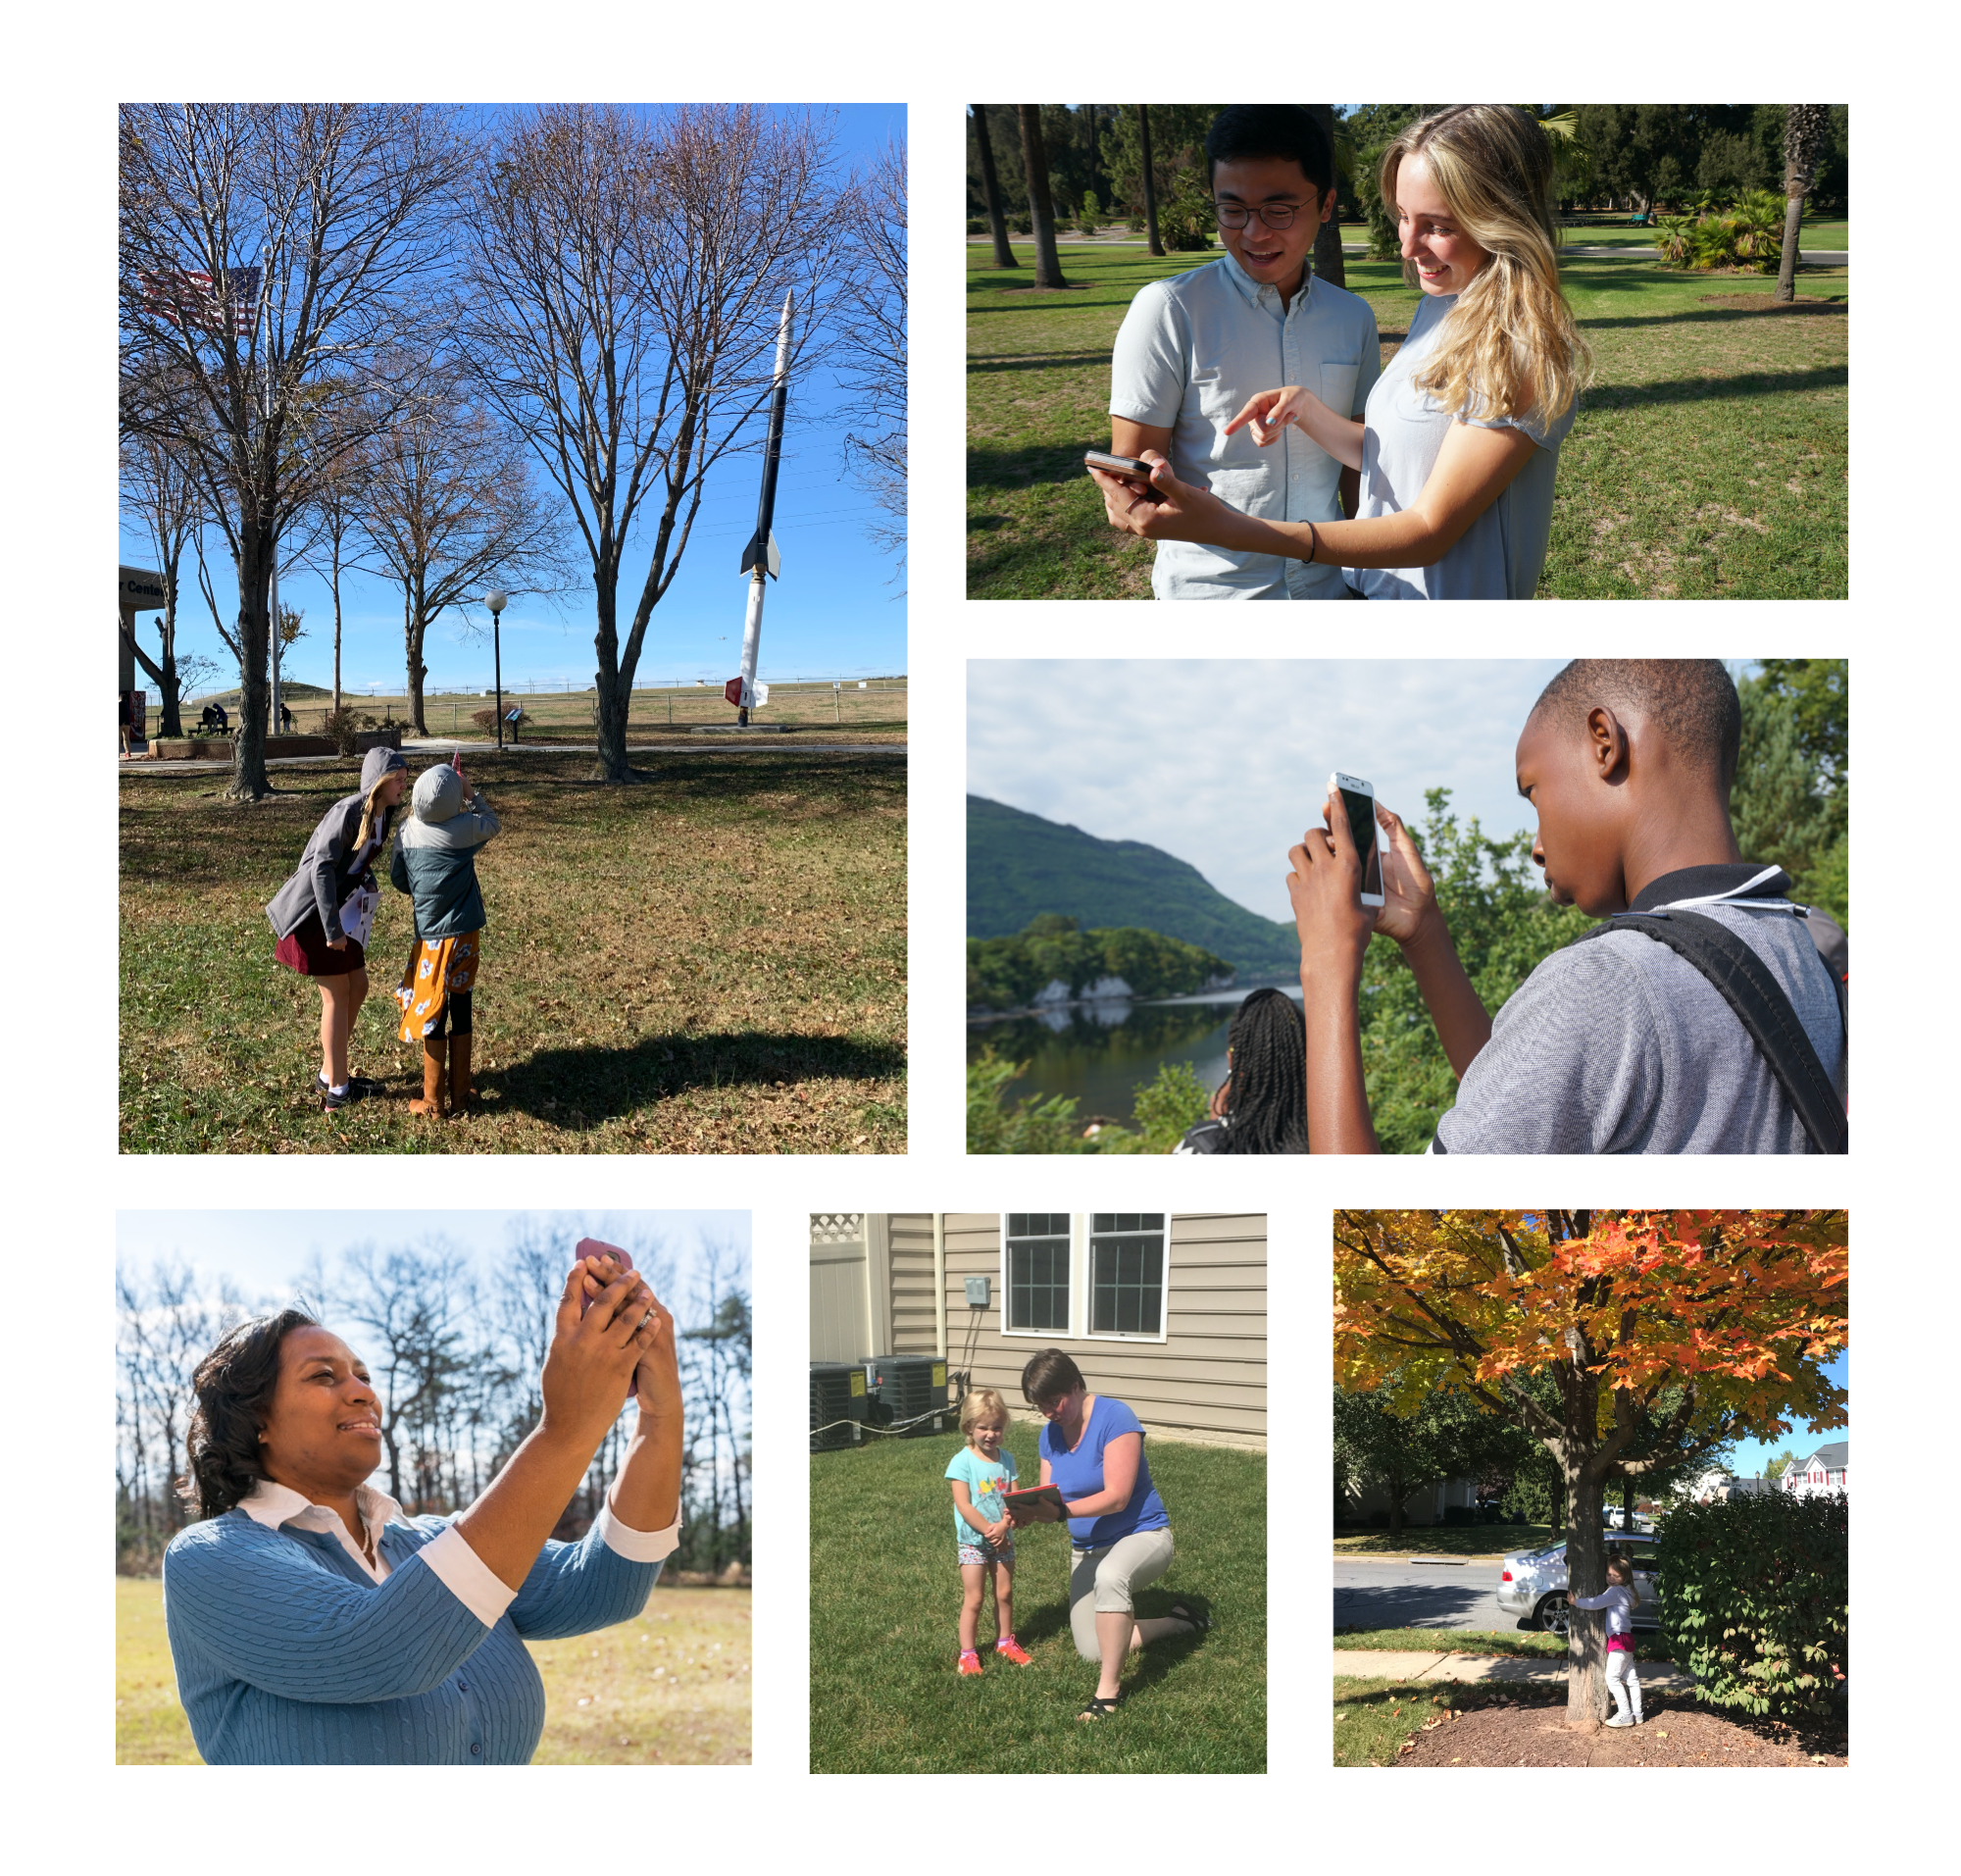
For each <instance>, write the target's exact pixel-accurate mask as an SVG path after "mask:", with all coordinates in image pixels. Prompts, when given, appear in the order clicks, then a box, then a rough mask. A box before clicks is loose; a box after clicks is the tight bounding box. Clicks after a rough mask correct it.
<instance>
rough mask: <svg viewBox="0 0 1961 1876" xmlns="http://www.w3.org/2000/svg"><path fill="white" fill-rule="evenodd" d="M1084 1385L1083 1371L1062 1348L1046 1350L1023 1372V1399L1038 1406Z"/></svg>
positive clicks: (1034, 1358)
mask: <svg viewBox="0 0 1961 1876" xmlns="http://www.w3.org/2000/svg"><path fill="white" fill-rule="evenodd" d="M1083 1385H1085V1384H1084V1382H1083V1379H1082V1370H1081V1368H1079V1367H1078V1366H1077V1365H1076V1363H1075V1362H1073V1361H1071V1360H1070V1358H1069V1357H1068V1356H1067V1355H1066V1354H1064V1353H1063V1352H1062V1350H1061V1349H1060V1348H1044V1349H1043V1350H1042V1351H1041V1353H1040V1354H1038V1355H1036V1356H1034V1357H1033V1359H1032V1360H1031V1361H1030V1363H1029V1365H1028V1366H1027V1367H1026V1368H1024V1369H1023V1370H1022V1398H1023V1399H1024V1400H1032V1401H1033V1402H1034V1403H1035V1405H1036V1406H1040V1405H1041V1403H1042V1402H1043V1401H1044V1400H1053V1399H1055V1397H1056V1396H1057V1395H1058V1394H1073V1393H1074V1392H1075V1391H1076V1390H1077V1389H1078V1388H1081V1387H1082V1386H1083Z"/></svg>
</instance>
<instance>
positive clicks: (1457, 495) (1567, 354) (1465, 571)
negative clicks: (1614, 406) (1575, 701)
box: [1091, 104, 1587, 599]
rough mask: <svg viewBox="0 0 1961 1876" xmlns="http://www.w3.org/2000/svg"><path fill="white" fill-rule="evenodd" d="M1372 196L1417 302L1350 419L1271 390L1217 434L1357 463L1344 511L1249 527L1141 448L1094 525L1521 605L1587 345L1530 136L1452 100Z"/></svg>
mask: <svg viewBox="0 0 1961 1876" xmlns="http://www.w3.org/2000/svg"><path fill="white" fill-rule="evenodd" d="M1382 190H1383V201H1384V202H1386V203H1388V204H1389V205H1390V206H1391V207H1392V208H1393V210H1394V212H1395V216H1396V226H1397V228H1398V230H1399V232H1400V235H1401V239H1402V255H1403V260H1404V262H1405V264H1406V271H1408V272H1413V274H1414V276H1415V280H1416V284H1417V286H1418V287H1419V289H1420V290H1421V291H1422V293H1423V299H1422V301H1421V303H1420V304H1419V305H1418V307H1417V310H1416V313H1415V316H1414V317H1413V318H1412V319H1411V321H1410V329H1409V336H1408V337H1407V338H1406V339H1405V340H1404V342H1403V345H1402V348H1401V350H1399V351H1398V352H1397V353H1396V355H1395V357H1394V358H1393V359H1392V360H1391V361H1390V362H1389V364H1388V365H1387V366H1386V367H1385V368H1384V370H1383V375H1382V377H1381V378H1380V379H1379V380H1377V382H1376V386H1375V388H1374V389H1373V390H1372V391H1371V392H1370V393H1369V400H1368V403H1367V405H1366V406H1365V409H1364V415H1363V418H1362V420H1361V421H1360V422H1359V423H1358V422H1356V421H1355V420H1354V419H1352V418H1351V417H1349V416H1348V415H1347V414H1346V413H1345V412H1341V411H1333V410H1330V409H1329V408H1328V406H1327V405H1325V404H1324V403H1322V401H1321V400H1320V399H1319V398H1318V397H1316V396H1315V395H1314V393H1313V392H1312V391H1309V390H1305V389H1303V388H1301V387H1300V386H1298V385H1289V386H1286V387H1284V388H1282V389H1280V390H1272V391H1262V392H1260V393H1259V395H1257V396H1255V397H1253V398H1251V399H1249V400H1248V402H1247V403H1246V405H1245V406H1244V408H1242V409H1241V410H1240V412H1239V414H1238V415H1237V416H1236V417H1234V418H1233V420H1232V423H1230V424H1229V425H1228V426H1227V427H1226V431H1225V433H1226V434H1227V435H1231V434H1232V433H1233V432H1234V431H1238V430H1239V429H1241V428H1243V427H1246V426H1248V425H1250V426H1251V428H1252V432H1253V436H1254V440H1255V441H1257V442H1259V443H1260V444H1262V445H1266V444H1270V443H1272V442H1273V441H1274V440H1275V439H1276V438H1277V437H1278V436H1280V434H1281V433H1282V431H1284V430H1285V429H1286V428H1287V427H1288V426H1289V425H1292V426H1294V427H1296V428H1298V429H1299V430H1301V431H1303V432H1304V433H1305V434H1306V435H1307V436H1308V437H1309V438H1310V440H1312V441H1313V442H1314V443H1316V444H1318V445H1319V446H1320V447H1321V448H1322V449H1324V450H1325V451H1327V453H1328V454H1329V455H1330V456H1332V457H1333V458H1334V459H1335V460H1336V461H1337V462H1339V463H1342V464H1345V465H1346V466H1347V467H1348V468H1350V469H1359V470H1360V471H1361V501H1360V505H1359V508H1358V510H1357V514H1356V518H1355V519H1354V520H1353V521H1334V522H1324V523H1321V524H1319V525H1315V524H1312V523H1308V522H1265V521H1256V520H1254V519H1253V518H1252V517H1251V516H1248V515H1242V514H1240V513H1238V512H1237V511H1236V510H1234V509H1232V508H1229V507H1228V506H1227V505H1226V504H1225V503H1224V502H1221V501H1220V500H1218V499H1217V497H1215V496H1213V495H1211V494H1210V493H1208V492H1207V491H1205V490H1202V489H1197V488H1192V487H1189V486H1187V485H1186V484H1184V483H1182V482H1178V481H1177V480H1176V479H1175V478H1174V477H1173V476H1172V474H1171V471H1170V468H1169V466H1168V465H1166V464H1165V463H1164V461H1163V459H1162V458H1161V457H1158V456H1157V455H1156V454H1155V452H1152V451H1146V452H1145V455H1146V457H1147V458H1148V459H1149V460H1151V461H1152V462H1153V465H1154V467H1153V470H1152V474H1151V480H1150V484H1149V486H1148V488H1146V487H1145V485H1144V484H1143V483H1141V482H1133V481H1131V480H1128V479H1125V478H1119V477H1115V476H1108V475H1104V474H1102V473H1101V472H1098V471H1092V472H1091V473H1092V474H1094V475H1095V476H1096V480H1097V482H1098V483H1099V485H1100V486H1101V487H1102V489H1103V499H1104V507H1105V510H1106V511H1107V513H1108V515H1109V517H1110V520H1111V522H1112V523H1113V524H1114V525H1115V526H1117V527H1119V528H1122V529H1124V530H1126V531H1127V532H1131V533H1134V534H1141V535H1144V536H1145V537H1146V538H1149V539H1153V540H1197V541H1203V542H1205V543H1207V544H1209V545H1212V546H1216V547H1227V548H1232V549H1235V550H1239V551H1244V552H1257V553H1269V554H1273V553H1282V554H1289V555H1292V556H1294V557H1295V558H1297V559H1303V560H1308V561H1313V562H1322V563H1333V564H1335V565H1338V566H1340V567H1341V568H1342V570H1343V574H1344V577H1345V579H1346V581H1347V584H1348V586H1349V588H1350V590H1351V592H1353V593H1354V594H1355V595H1356V596H1357V597H1361V598H1368V599H1530V598H1531V597H1532V596H1533V593H1534V588H1535V587H1536V586H1537V584H1538V576H1539V569H1540V568H1541V567H1542V566H1543V565H1544V562H1545V549H1546V539H1547V536H1548V534H1549V533H1550V532H1551V527H1552V485H1553V476H1554V473H1555V471H1556V470H1557V467H1558V462H1559V446H1560V444H1561V443H1562V442H1563V441H1564V440H1565V438H1566V432H1567V431H1569V430H1570V429H1571V428H1572V427H1573V418H1574V413H1575V410H1576V407H1577V400H1578V395H1579V390H1580V386H1581V383H1582V381H1583V379H1584V372H1585V367H1586V356H1587V355H1586V349H1585V346H1584V342H1583V341H1582V339H1581V337H1580V334H1579V332H1578V330H1576V328H1575V326H1574V322H1573V314H1572V312H1571V310H1570V309H1569V308H1568V306H1567V304H1566V300H1565V297H1564V295H1563V294H1562V293H1561V292H1560V287H1559V260H1558V252H1557V249H1558V232H1557V224H1556V223H1555V221H1554V217H1553V200H1552V154H1551V150H1550V148H1549V146H1548V145H1547V143H1546V138H1545V132H1544V131H1543V130H1541V129H1540V128H1539V127H1538V126H1537V125H1536V124H1535V123H1534V121H1533V120H1532V119H1531V118H1530V117H1528V116H1527V115H1526V114H1525V113H1524V112H1523V111H1520V110H1518V109H1517V108H1516V107H1514V106H1512V105H1507V104H1459V105H1452V106H1451V107H1450V108H1449V109H1447V110H1443V111H1437V112H1433V113H1432V114H1431V115H1430V116H1429V117H1426V118H1422V119H1419V120H1418V122H1416V123H1415V124H1413V125H1411V126H1410V127H1408V128H1407V129H1406V130H1404V131H1403V133H1402V134H1401V135H1400V136H1399V137H1397V138H1396V140H1395V142H1394V143H1392V144H1391V145H1390V146H1389V148H1388V151H1387V153H1386V154H1385V155H1384V156H1383V166H1382Z"/></svg>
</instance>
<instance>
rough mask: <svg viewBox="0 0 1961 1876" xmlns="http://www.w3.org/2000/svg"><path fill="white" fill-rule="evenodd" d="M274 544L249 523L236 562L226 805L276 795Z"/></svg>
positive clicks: (252, 523)
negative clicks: (234, 718) (233, 706)
mask: <svg viewBox="0 0 1961 1876" xmlns="http://www.w3.org/2000/svg"><path fill="white" fill-rule="evenodd" d="M272 575H273V543H272V541H271V540H270V539H269V538H268V536H267V535H266V534H264V533H263V532H261V531H260V529H259V528H258V526H257V525H256V523H255V522H253V521H251V520H249V519H248V520H247V522H246V524H245V527H244V531H243V534H242V538H241V541H240V551H239V556H238V650H239V654H240V655H239V659H238V734H237V735H235V736H234V737H233V738H232V740H231V779H230V781H229V782H227V783H226V786H225V798H226V800H227V801H263V800H264V799H265V798H266V796H267V795H269V794H271V793H272V792H273V785H272V783H271V782H269V781H268V780H267V779H266V712H267V711H268V710H269V709H270V708H271V707H272V682H271V679H270V678H269V676H268V673H267V665H266V660H267V658H268V656H269V655H270V652H271V648H272V643H273V625H272V614H271V613H270V611H269V610H268V606H269V603H270V596H271V595H270V593H269V590H268V588H269V586H270V584H271V581H272Z"/></svg>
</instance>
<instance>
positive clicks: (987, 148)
mask: <svg viewBox="0 0 1961 1876" xmlns="http://www.w3.org/2000/svg"><path fill="white" fill-rule="evenodd" d="M972 109H973V112H974V141H975V142H976V143H977V144H978V145H979V146H980V199H981V200H982V201H983V202H985V203H986V204H987V229H988V232H989V233H990V234H992V235H993V237H994V265H995V266H996V267H1020V266H1021V262H1020V261H1018V260H1016V259H1015V250H1014V249H1013V248H1012V247H1010V246H1009V245H1008V218H1007V217H1006V215H1004V214H1003V213H1002V212H1001V178H1000V177H999V176H998V175H997V174H996V172H995V169H994V139H993V138H992V137H991V136H989V135H988V134H987V107H986V106H985V105H984V104H977V105H974V106H973V107H972Z"/></svg>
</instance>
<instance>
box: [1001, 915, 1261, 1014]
mask: <svg viewBox="0 0 1961 1876" xmlns="http://www.w3.org/2000/svg"><path fill="white" fill-rule="evenodd" d="M1231 976H1232V966H1231V965H1230V964H1228V963H1227V962H1226V960H1225V959H1224V958H1223V957H1217V956H1215V955H1214V954H1213V953H1212V952H1210V951H1207V950H1203V949H1201V948H1200V947H1199V946H1198V945H1196V944H1186V943H1184V942H1182V940H1181V939H1178V938H1166V937H1164V936H1163V934H1161V933H1158V932H1146V931H1143V930H1141V929H1140V928H1138V927H1135V926H1118V927H1114V928H1112V927H1104V928H1099V929H1097V930H1094V931H1088V932H1081V931H1079V930H1078V929H1077V923H1076V921H1075V920H1074V919H1073V918H1068V917H1065V916H1063V915H1061V914H1058V913H1043V914H1041V915H1039V916H1037V917H1036V918H1034V919H1033V920H1031V922H1030V924H1029V925H1028V926H1027V927H1026V928H1025V929H1024V930H1023V931H1022V932H1020V933H1019V934H1017V935H1016V936H1015V937H1013V938H969V939H968V940H967V1006H968V1008H969V1009H994V1010H1013V1009H1025V1008H1026V1007H1027V1006H1028V1005H1029V1004H1030V1003H1031V1001H1032V1000H1033V999H1034V998H1035V997H1036V996H1037V995H1038V994H1039V993H1040V992H1041V991H1042V990H1043V989H1046V988H1047V987H1048V986H1049V985H1050V984H1054V983H1059V984H1065V985H1067V986H1068V987H1069V993H1070V994H1071V995H1072V996H1080V995H1081V993H1082V992H1083V991H1084V990H1086V989H1089V988H1090V987H1091V986H1092V985H1093V984H1095V983H1096V982H1097V981H1098V980H1099V979H1101V978H1108V977H1118V978H1122V979H1123V980H1124V982H1125V983H1126V984H1128V985H1129V986H1130V987H1131V992H1132V994H1134V995H1137V996H1183V995H1185V994H1187V993H1188V992H1190V991H1192V990H1200V989H1204V988H1205V987H1206V986H1207V985H1208V984H1213V983H1218V982H1223V981H1224V980H1226V979H1229V978H1230V977H1231Z"/></svg>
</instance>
